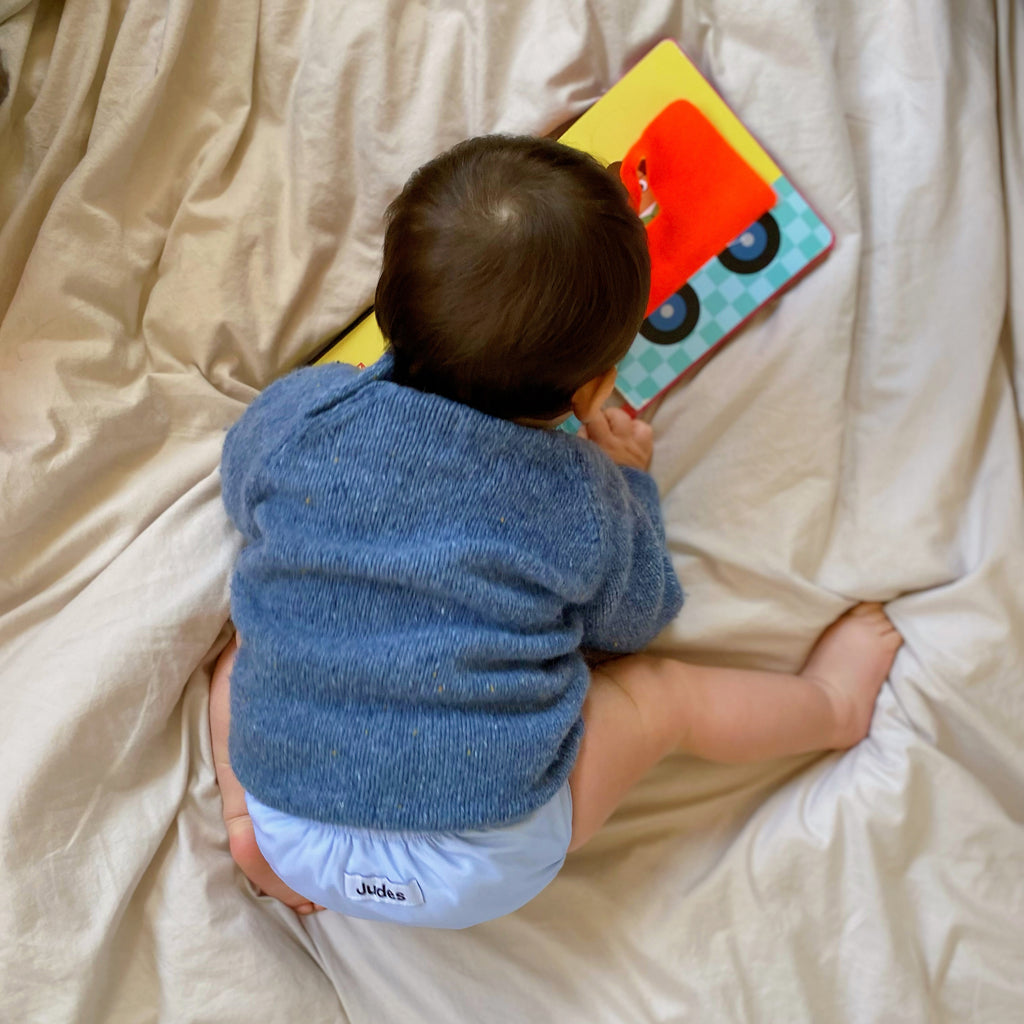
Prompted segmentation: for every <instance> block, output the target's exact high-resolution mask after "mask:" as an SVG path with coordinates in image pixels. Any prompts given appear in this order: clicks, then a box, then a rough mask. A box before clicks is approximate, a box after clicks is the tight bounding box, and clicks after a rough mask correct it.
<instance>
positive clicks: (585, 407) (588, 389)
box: [572, 366, 618, 423]
mask: <svg viewBox="0 0 1024 1024" xmlns="http://www.w3.org/2000/svg"><path fill="white" fill-rule="evenodd" d="M617 375H618V370H617V369H616V368H615V367H614V366H613V367H612V368H611V369H610V370H605V372H604V373H602V374H601V375H600V376H598V377H592V378H591V379H590V380H588V381H587V382H586V384H582V385H580V387H578V388H577V389H576V393H575V394H574V395H573V396H572V411H573V415H574V416H575V417H576V419H578V420H579V421H580V423H586V422H587V420H589V419H592V418H593V416H594V414H595V413H596V412H597V411H598V410H599V409H600V408H601V407H602V406H603V405H604V403H605V402H607V401H608V399H609V398H611V395H612V391H613V390H614V389H615V378H616V377H617Z"/></svg>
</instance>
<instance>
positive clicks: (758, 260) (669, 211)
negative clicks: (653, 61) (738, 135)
mask: <svg viewBox="0 0 1024 1024" xmlns="http://www.w3.org/2000/svg"><path fill="white" fill-rule="evenodd" d="M619 176H620V178H621V179H622V183H623V184H624V185H625V187H626V190H627V191H628V192H629V196H630V200H631V202H632V205H633V208H634V209H635V210H636V212H637V213H638V214H639V215H640V217H641V218H642V219H643V220H644V222H645V224H646V225H647V238H648V244H649V246H650V252H651V294H650V301H649V303H648V306H647V318H646V319H645V320H644V322H643V325H642V326H641V328H640V333H641V334H642V335H643V336H644V337H645V338H647V340H648V341H651V342H654V343H655V344H662V345H670V344H675V343H676V342H679V341H682V340H683V339H684V338H685V337H686V336H687V335H688V334H690V332H691V331H693V329H694V327H695V326H696V324H697V320H698V318H699V316H700V300H699V298H698V296H697V293H696V292H695V291H694V289H693V288H692V287H691V286H690V285H689V284H688V281H689V279H690V278H691V277H692V276H693V274H694V273H695V272H696V271H697V270H699V269H700V268H701V267H702V266H704V264H705V263H707V262H708V260H710V259H712V258H713V257H715V256H716V255H717V257H718V260H719V262H720V263H721V264H722V265H723V266H724V267H725V268H726V269H728V270H729V271H731V272H732V273H735V274H751V273H754V272H756V271H758V270H761V269H763V268H764V267H766V266H767V265H768V264H769V263H771V261H772V259H773V258H774V256H775V254H776V253H777V252H778V249H779V240H780V237H779V228H778V225H777V224H776V222H775V220H774V218H773V217H772V215H771V214H770V213H769V212H768V211H769V210H770V209H771V208H772V207H773V206H774V205H775V203H776V198H777V197H776V195H775V192H774V190H773V189H772V187H771V185H769V184H768V183H767V182H766V181H764V180H763V179H762V178H761V177H760V176H759V175H758V174H757V172H756V171H754V170H753V168H751V167H750V165H749V164H748V163H747V162H746V161H745V160H744V159H743V158H742V157H740V156H739V154H738V153H737V152H736V151H735V150H734V149H733V148H732V147H731V146H730V145H729V144H728V143H727V142H726V141H725V139H724V138H723V137H722V136H721V135H720V134H719V132H718V130H717V129H716V128H715V127H714V125H712V124H711V122H710V121H709V120H708V119H707V118H706V117H705V116H704V115H703V114H702V113H701V112H700V111H699V110H698V109H697V108H696V107H695V106H694V105H693V104H692V103H690V102H688V101H686V100H677V101H675V102H674V103H671V104H670V105H669V106H667V107H666V108H665V109H664V110H663V111H662V112H661V113H660V114H658V115H657V117H655V118H654V120H653V121H651V123H650V124H649V125H648V126H647V127H646V128H645V129H644V132H643V134H642V135H641V136H640V138H639V139H638V140H637V141H636V142H635V143H634V144H633V146H632V147H630V149H629V152H628V153H626V155H625V157H624V158H623V160H622V163H621V165H620V167H619Z"/></svg>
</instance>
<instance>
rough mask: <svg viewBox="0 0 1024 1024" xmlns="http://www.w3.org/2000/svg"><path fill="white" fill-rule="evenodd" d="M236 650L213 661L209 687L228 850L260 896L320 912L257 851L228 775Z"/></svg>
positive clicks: (240, 793)
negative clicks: (284, 880)
mask: <svg viewBox="0 0 1024 1024" xmlns="http://www.w3.org/2000/svg"><path fill="white" fill-rule="evenodd" d="M237 649H238V648H237V643H236V640H235V639H234V638H233V639H232V640H231V642H230V643H229V644H228V646H227V647H226V648H225V650H224V652H223V653H222V654H221V656H220V659H219V660H218V661H217V667H216V668H215V669H214V670H213V679H212V681H211V683H210V739H211V741H212V743H213V764H214V768H215V770H216V772H217V782H218V784H219V785H220V796H221V802H222V805H223V807H222V813H223V815H224V824H225V826H226V827H227V830H228V846H229V847H230V849H231V856H232V857H233V858H234V861H235V863H236V864H237V865H238V866H239V867H240V868H241V869H242V873H243V874H244V875H245V877H246V878H248V879H249V881H250V882H252V884H253V885H255V886H256V888H257V889H259V890H260V892H261V893H263V895H265V896H272V897H273V898H274V899H277V900H280V901H281V902H282V903H283V904H284V905H285V906H286V907H291V908H292V910H294V911H295V913H296V914H303V915H305V914H312V913H314V912H315V911H317V910H323V909H324V908H323V907H321V906H319V905H318V904H316V903H313V902H312V901H311V900H308V899H306V897H305V896H300V895H299V894H298V893H297V892H295V891H294V890H293V889H291V888H289V887H288V886H287V885H285V883H284V882H282V881H281V879H280V878H278V877H277V875H276V874H275V873H274V870H273V868H271V866H270V865H269V864H268V863H267V860H266V858H265V857H264V856H263V854H262V852H261V851H260V848H259V846H258V845H257V843H256V832H255V830H254V828H253V824H252V819H251V818H250V817H249V809H248V807H247V806H246V802H245V790H244V789H243V787H242V784H241V783H240V782H239V781H238V779H237V777H236V776H235V773H234V772H233V771H232V769H231V763H230V761H229V759H228V732H229V728H230V716H231V667H232V665H233V664H234V661H235V654H236V653H237Z"/></svg>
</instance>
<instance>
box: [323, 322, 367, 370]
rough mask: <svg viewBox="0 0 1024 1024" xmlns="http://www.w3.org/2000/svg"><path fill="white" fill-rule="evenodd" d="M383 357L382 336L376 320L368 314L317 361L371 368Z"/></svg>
mask: <svg viewBox="0 0 1024 1024" xmlns="http://www.w3.org/2000/svg"><path fill="white" fill-rule="evenodd" d="M382 355H384V335H383V334H381V333H380V328H379V327H378V326H377V318H376V317H375V316H374V315H373V313H370V315H369V316H368V317H366V318H365V319H364V320H361V321H360V322H359V323H358V324H356V325H355V327H353V328H352V330H350V331H349V332H348V333H347V334H346V335H344V336H343V337H342V338H340V339H339V340H338V342H337V344H335V345H332V346H331V347H330V348H329V349H328V350H327V351H326V352H325V353H324V354H323V355H322V356H321V357H320V358H319V359H318V360H317V361H316V364H315V365H316V366H321V365H322V364H324V363H351V364H352V365H353V366H372V365H373V364H374V363H375V362H377V360H378V359H380V357H381V356H382Z"/></svg>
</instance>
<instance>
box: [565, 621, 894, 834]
mask: <svg viewBox="0 0 1024 1024" xmlns="http://www.w3.org/2000/svg"><path fill="white" fill-rule="evenodd" d="M901 642H902V639H901V637H900V635H899V633H897V632H896V629H895V628H894V627H893V625H892V623H891V622H890V621H889V619H888V618H886V615H885V613H884V612H883V611H882V606H881V605H879V604H861V605H857V607H856V608H854V609H852V610H851V611H850V612H848V613H847V614H846V615H844V616H843V617H842V618H840V619H839V620H837V621H836V622H834V623H833V624H832V625H831V626H830V627H829V628H828V629H827V630H826V631H825V632H824V634H822V636H821V639H820V640H819V641H818V643H817V644H816V645H815V648H814V650H813V651H812V653H811V657H810V658H809V659H808V662H807V664H806V665H805V666H804V668H803V670H802V671H801V672H800V674H799V675H787V674H785V673H782V672H757V671H747V670H744V669H728V668H708V667H705V666H700V665H688V664H685V663H683V662H680V661H673V660H671V659H668V658H652V657H647V656H644V655H634V656H632V657H628V658H621V659H619V660H617V661H612V662H607V663H605V664H604V665H602V666H601V667H600V668H597V669H595V670H594V673H593V678H592V681H591V686H590V691H589V693H588V695H587V700H586V702H585V704H584V706H583V720H584V724H585V726H586V731H585V733H584V737H583V743H582V745H581V747H580V754H579V758H578V759H577V761H576V766H575V768H574V769H573V773H572V775H571V777H570V785H571V788H572V797H573V822H572V826H573V838H572V844H571V846H570V849H576V848H578V847H579V846H581V845H582V844H583V843H585V842H586V841H587V839H589V838H590V837H591V836H592V835H593V834H594V833H595V832H596V831H597V830H598V829H599V828H600V827H601V825H602V824H604V822H605V821H606V820H607V818H608V816H609V815H610V814H611V813H612V811H614V810H615V808H616V807H617V806H618V804H619V802H620V801H621V800H622V798H623V797H624V796H625V795H626V793H627V792H628V791H629V789H630V788H631V787H632V786H633V784H634V783H635V782H637V781H638V780H639V779H640V778H641V777H642V776H643V775H644V774H645V773H646V772H647V771H648V770H649V769H650V768H652V767H653V766H654V765H655V764H657V763H658V761H660V760H661V759H662V758H663V757H664V756H665V755H666V754H668V753H669V752H670V751H672V750H675V749H681V750H683V751H685V752H687V753H690V754H694V755H695V756H697V757H702V758H705V759H707V760H709V761H720V762H726V763H739V762H745V761H762V760H770V759H772V758H777V757H788V756H791V755H794V754H805V753H809V752H811V751H815V750H832V749H844V748H846V747H851V746H853V745H854V744H855V743H857V742H859V741H860V740H862V739H863V738H864V737H865V736H866V735H867V731H868V726H869V725H870V723H871V712H872V709H873V708H874V704H875V698H876V697H877V696H878V691H879V689H881V686H882V683H883V682H884V681H885V678H886V676H887V675H888V674H889V669H890V667H891V666H892V662H893V658H894V657H895V656H896V650H897V648H898V647H899V645H900V643H901Z"/></svg>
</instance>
